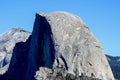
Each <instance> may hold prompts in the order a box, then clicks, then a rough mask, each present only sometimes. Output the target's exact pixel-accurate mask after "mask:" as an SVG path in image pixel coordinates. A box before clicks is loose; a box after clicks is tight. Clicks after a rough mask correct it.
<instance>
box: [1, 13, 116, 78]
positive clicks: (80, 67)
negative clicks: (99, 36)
mask: <svg viewBox="0 0 120 80" xmlns="http://www.w3.org/2000/svg"><path fill="white" fill-rule="evenodd" d="M23 54H24V55H23ZM59 69H64V70H63V71H64V72H63V73H62V75H63V77H66V76H67V75H68V74H72V75H74V76H76V75H78V76H87V77H92V78H97V79H102V80H114V77H113V74H112V72H111V69H110V66H109V64H108V61H107V59H106V57H105V55H104V52H103V49H102V48H101V45H100V43H99V42H98V41H97V40H96V38H95V37H94V36H93V34H92V33H91V32H90V30H89V28H88V27H87V26H86V25H85V24H84V23H83V22H82V20H81V19H80V18H79V17H78V16H75V15H73V14H70V13H67V12H53V13H49V14H44V13H37V14H36V19H35V22H34V28H33V32H32V34H31V35H30V36H29V38H28V39H27V41H26V42H19V43H17V44H16V45H15V47H14V49H13V55H12V58H11V62H10V65H9V68H8V71H7V72H6V73H5V74H4V75H3V76H1V77H0V78H4V79H5V77H4V76H8V77H9V79H10V80H35V78H36V79H37V80H41V79H40V78H41V77H42V79H46V78H48V76H49V75H50V74H51V75H50V76H52V79H53V78H56V76H57V74H56V73H57V72H58V73H60V72H59ZM43 73H44V74H43ZM34 76H35V77H34ZM56 79H58V78H56ZM6 80H8V79H6Z"/></svg>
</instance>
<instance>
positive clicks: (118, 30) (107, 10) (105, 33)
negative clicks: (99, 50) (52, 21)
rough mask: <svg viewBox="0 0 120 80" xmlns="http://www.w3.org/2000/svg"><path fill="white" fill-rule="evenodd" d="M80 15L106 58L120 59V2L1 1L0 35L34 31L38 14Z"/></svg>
mask: <svg viewBox="0 0 120 80" xmlns="http://www.w3.org/2000/svg"><path fill="white" fill-rule="evenodd" d="M54 11H67V12H70V13H72V14H75V15H78V16H80V17H81V18H82V20H83V21H84V23H85V24H86V25H87V26H88V27H89V28H90V30H91V31H92V33H93V34H94V35H95V37H96V38H97V39H98V40H99V42H100V43H101V45H102V47H103V48H104V51H105V53H106V54H109V55H112V56H120V51H119V50H120V42H119V41H120V37H119V35H120V0H1V2H0V34H1V33H4V32H6V31H8V30H9V29H11V28H13V27H21V28H23V29H25V30H28V31H32V29H33V23H34V19H35V13H36V12H45V13H50V12H54Z"/></svg>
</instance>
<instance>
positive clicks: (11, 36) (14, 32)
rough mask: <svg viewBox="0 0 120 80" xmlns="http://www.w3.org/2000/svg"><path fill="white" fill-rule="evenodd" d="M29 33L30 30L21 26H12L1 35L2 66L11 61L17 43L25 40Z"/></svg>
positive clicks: (0, 56)
mask: <svg viewBox="0 0 120 80" xmlns="http://www.w3.org/2000/svg"><path fill="white" fill-rule="evenodd" d="M29 35H30V33H29V32H27V31H25V30H23V29H21V28H12V29H11V30H9V31H8V32H6V33H4V34H1V35H0V68H1V67H3V66H5V65H6V64H7V63H9V62H10V59H11V56H12V52H13V48H14V46H15V44H16V43H17V42H21V41H22V42H25V41H26V39H27V38H28V37H29Z"/></svg>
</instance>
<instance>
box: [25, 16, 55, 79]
mask: <svg viewBox="0 0 120 80" xmlns="http://www.w3.org/2000/svg"><path fill="white" fill-rule="evenodd" d="M54 59H55V49H54V41H53V35H52V30H51V26H50V24H49V23H48V21H47V20H46V18H45V17H43V16H40V15H39V14H36V19H35V23H34V29H33V32H32V37H31V44H30V52H29V56H28V65H30V66H28V68H27V75H26V80H33V79H34V77H33V75H35V72H36V71H37V70H38V69H39V67H40V66H44V67H48V68H52V65H53V62H54Z"/></svg>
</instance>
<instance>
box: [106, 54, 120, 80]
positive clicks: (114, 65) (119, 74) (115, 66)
mask: <svg viewBox="0 0 120 80" xmlns="http://www.w3.org/2000/svg"><path fill="white" fill-rule="evenodd" d="M106 57H107V59H108V62H109V64H110V67H111V69H112V71H113V74H114V77H115V78H116V79H118V80H120V56H119V57H118V56H117V57H113V56H110V55H106Z"/></svg>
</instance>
